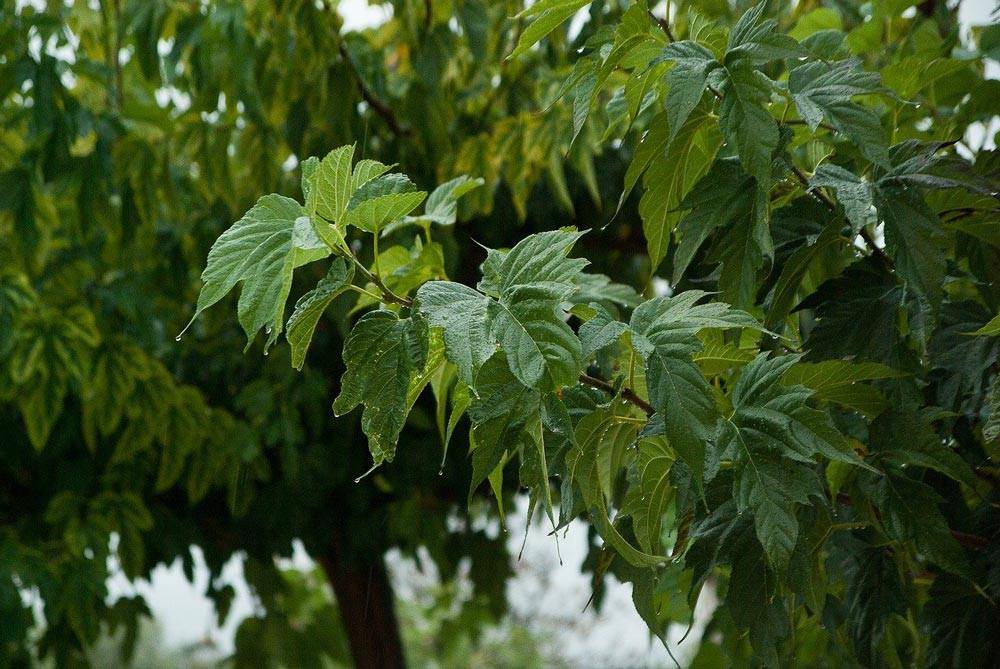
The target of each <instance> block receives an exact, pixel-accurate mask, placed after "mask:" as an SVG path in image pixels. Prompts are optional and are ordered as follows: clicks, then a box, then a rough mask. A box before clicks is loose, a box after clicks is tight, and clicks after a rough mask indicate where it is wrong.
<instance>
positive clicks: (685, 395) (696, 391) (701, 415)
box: [629, 290, 759, 485]
mask: <svg viewBox="0 0 1000 669" xmlns="http://www.w3.org/2000/svg"><path fill="white" fill-rule="evenodd" d="M705 295H706V294H705V293H703V292H701V291H697V290H691V291H687V292H685V293H681V294H680V295H677V296H675V297H672V298H663V297H660V298H654V299H652V300H649V301H647V302H644V303H643V304H641V305H639V307H638V308H636V310H635V311H634V312H633V313H632V319H631V322H630V324H629V329H630V330H631V332H632V333H633V345H634V346H635V348H636V350H637V351H638V352H639V353H640V355H642V357H643V359H644V360H645V361H646V385H647V387H648V389H649V400H650V403H651V404H652V405H653V408H655V409H656V411H657V414H658V415H659V416H660V417H661V418H662V419H663V425H664V430H665V434H666V436H667V438H668V439H669V440H670V446H671V447H672V448H673V449H674V450H675V451H676V452H677V454H678V455H679V456H680V457H681V458H682V459H683V460H684V461H685V462H686V463H687V464H688V466H689V467H690V468H691V471H692V472H693V473H694V475H695V480H696V481H697V482H698V483H699V485H700V481H701V478H702V474H703V472H704V466H705V443H706V442H707V441H708V440H709V438H710V437H711V434H712V431H713V430H714V429H715V425H716V420H717V417H718V409H717V408H716V405H715V396H714V394H713V392H712V388H711V386H709V384H708V381H707V380H706V379H705V377H704V375H703V374H702V373H701V370H700V369H699V368H698V366H697V365H696V364H695V363H694V362H693V361H692V359H691V354H692V353H693V352H694V351H697V350H698V349H699V348H700V347H701V342H700V341H699V340H698V338H697V337H696V334H697V333H698V331H699V330H702V329H704V328H731V327H751V328H753V327H759V325H758V324H757V321H755V320H754V319H753V318H752V317H751V316H750V315H748V314H746V313H744V312H742V311H737V310H734V309H731V308H730V307H729V305H727V304H723V303H721V302H709V303H706V304H697V302H698V301H699V300H701V299H702V298H704V297H705Z"/></svg>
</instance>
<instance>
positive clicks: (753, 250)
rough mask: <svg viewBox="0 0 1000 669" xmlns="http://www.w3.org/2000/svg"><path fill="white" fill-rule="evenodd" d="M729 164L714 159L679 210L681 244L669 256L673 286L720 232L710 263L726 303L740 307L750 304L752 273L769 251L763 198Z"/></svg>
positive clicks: (750, 181)
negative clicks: (716, 267)
mask: <svg viewBox="0 0 1000 669" xmlns="http://www.w3.org/2000/svg"><path fill="white" fill-rule="evenodd" d="M756 184H757V182H756V181H755V180H754V179H753V178H752V177H749V176H747V174H746V173H745V172H744V171H743V170H742V169H741V168H740V166H739V163H737V162H736V161H735V160H731V159H726V160H717V161H715V163H714V164H713V165H712V168H711V169H710V170H709V171H708V174H706V175H705V176H704V177H702V179H701V180H700V181H699V182H698V183H697V184H695V186H694V188H693V189H691V192H690V193H688V195H687V196H686V197H685V198H684V201H683V202H681V204H680V208H681V209H687V210H690V212H689V213H688V214H687V215H686V216H685V217H684V218H683V220H682V221H681V223H680V237H681V241H680V244H679V245H678V247H677V252H676V254H675V255H674V283H678V282H680V280H681V278H682V277H683V275H684V272H685V271H686V270H687V268H688V265H689V264H690V263H691V260H692V259H693V258H694V255H695V252H697V250H698V249H699V248H700V247H701V245H702V244H703V243H704V242H705V240H706V239H707V238H708V237H709V235H711V234H712V233H713V231H715V230H716V229H719V228H721V229H722V230H721V232H720V235H721V237H720V239H719V241H718V243H717V245H716V247H715V252H714V253H713V254H712V255H711V256H710V261H711V262H720V263H722V265H723V271H722V275H721V276H720V278H719V282H720V288H722V290H723V292H724V296H725V298H726V299H728V300H730V301H732V302H735V303H736V304H738V305H740V306H743V305H748V304H751V303H752V302H753V295H754V292H755V290H756V285H757V281H756V277H757V272H758V270H759V269H760V268H761V267H762V266H763V262H764V257H765V256H769V255H770V254H771V253H772V251H773V248H772V247H773V243H772V241H771V236H770V231H769V229H768V225H767V213H768V212H767V209H768V205H767V193H766V192H765V191H764V190H763V189H760V188H758V187H757V185H756Z"/></svg>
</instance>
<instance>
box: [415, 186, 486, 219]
mask: <svg viewBox="0 0 1000 669" xmlns="http://www.w3.org/2000/svg"><path fill="white" fill-rule="evenodd" d="M484 183H486V182H485V181H484V180H483V179H481V178H476V179H472V178H469V177H467V176H465V175H464V174H463V175H462V176H459V177H455V178H454V179H452V180H451V181H446V182H444V183H443V184H441V185H440V186H438V187H437V188H435V189H434V190H433V191H431V194H430V195H429V196H428V198H427V205H426V206H425V207H424V213H423V214H422V215H421V216H415V217H413V218H414V219H415V220H428V221H432V222H434V223H437V224H438V225H454V224H455V219H456V217H457V212H458V199H459V198H460V197H462V196H463V195H465V194H466V193H468V192H469V191H471V190H472V189H473V188H479V187H480V186H482V185H483V184H484Z"/></svg>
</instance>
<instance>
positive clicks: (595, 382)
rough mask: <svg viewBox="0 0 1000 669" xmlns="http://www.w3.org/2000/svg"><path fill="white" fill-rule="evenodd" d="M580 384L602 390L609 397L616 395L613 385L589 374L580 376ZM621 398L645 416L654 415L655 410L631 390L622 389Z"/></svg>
mask: <svg viewBox="0 0 1000 669" xmlns="http://www.w3.org/2000/svg"><path fill="white" fill-rule="evenodd" d="M580 383H582V384H583V385H585V386H590V387H591V388H597V389H598V390H603V391H604V392H606V393H608V394H609V395H615V394H616V392H615V387H614V386H613V385H611V384H610V383H608V382H607V381H605V380H604V379H599V378H597V377H596V376H590V375H589V374H581V375H580ZM621 396H622V399H624V400H626V401H628V402H631V403H632V404H634V405H636V406H637V407H639V408H640V409H642V410H643V411H645V412H646V415H647V416H652V415H653V414H654V413H656V409H654V408H653V406H652V405H651V404H650V403H649V402H647V401H646V400H644V399H642V398H641V397H639V396H638V395H636V393H635V391H634V390H632V389H631V388H622V390H621Z"/></svg>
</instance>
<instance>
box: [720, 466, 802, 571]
mask: <svg viewBox="0 0 1000 669" xmlns="http://www.w3.org/2000/svg"><path fill="white" fill-rule="evenodd" d="M751 453H753V454H752V455H751ZM735 487H736V490H735V491H734V492H735V497H736V506H737V508H738V509H739V510H740V511H744V510H749V511H750V512H751V513H753V519H754V527H755V529H756V530H757V539H758V540H760V543H761V546H763V547H764V553H765V554H766V555H767V558H768V560H769V561H770V563H771V564H772V565H774V568H775V569H776V570H778V571H779V572H780V571H783V570H784V569H785V568H786V567H787V566H788V560H789V558H790V557H791V555H792V550H793V549H794V548H795V542H796V541H797V540H798V534H799V522H798V519H797V518H796V515H795V514H796V510H797V508H798V506H799V505H800V504H807V503H808V502H809V496H810V495H812V494H816V495H818V494H820V493H821V492H822V488H821V487H820V482H819V480H818V478H817V477H816V475H815V474H814V473H813V472H812V471H810V470H809V469H808V468H807V467H804V466H802V465H800V464H793V463H790V462H788V461H787V460H785V459H783V458H781V457H779V456H778V455H776V454H774V453H761V452H753V451H752V450H749V451H748V454H747V457H746V461H745V463H744V464H743V465H742V466H741V469H740V472H739V475H738V478H737V479H736V484H735Z"/></svg>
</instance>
